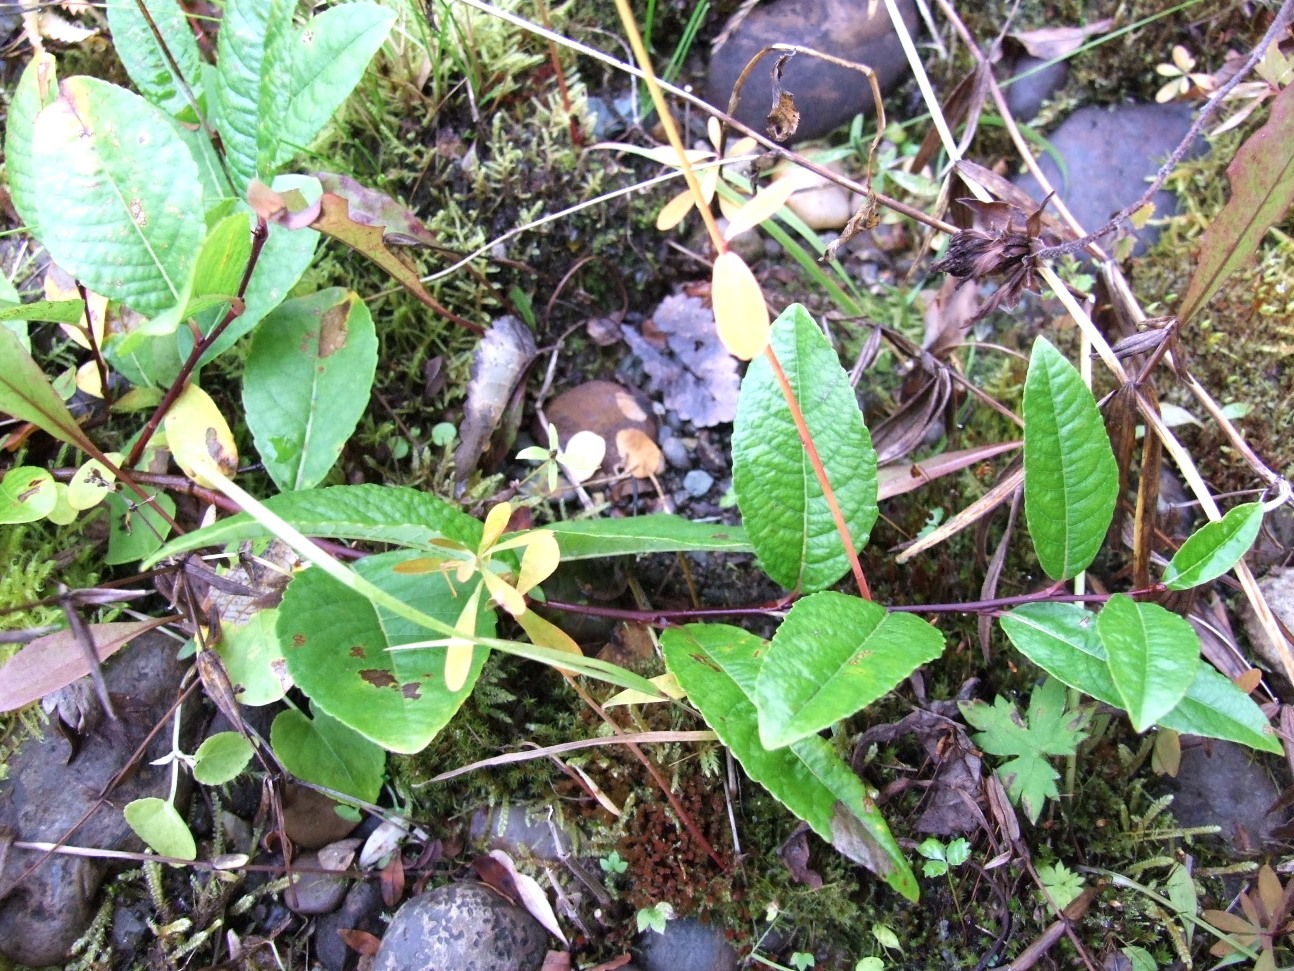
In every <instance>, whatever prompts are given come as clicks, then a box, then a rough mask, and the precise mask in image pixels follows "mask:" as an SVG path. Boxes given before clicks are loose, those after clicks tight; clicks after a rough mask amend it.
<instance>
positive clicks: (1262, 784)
mask: <svg viewBox="0 0 1294 971" xmlns="http://www.w3.org/2000/svg"><path fill="white" fill-rule="evenodd" d="M1256 758H1257V757H1256V756H1255V754H1254V753H1253V752H1251V751H1250V750H1249V749H1247V748H1244V747H1243V746H1240V745H1236V744H1235V743H1234V742H1223V741H1218V740H1216V739H1209V740H1206V741H1204V742H1203V743H1202V744H1199V745H1183V746H1182V762H1181V766H1180V767H1179V768H1178V771H1177V779H1176V780H1175V787H1176V789H1177V793H1176V795H1175V796H1174V797H1173V805H1172V807H1171V809H1172V813H1173V816H1174V817H1175V818H1176V819H1177V821H1178V822H1179V823H1181V824H1182V825H1183V826H1220V827H1221V832H1220V834H1219V835H1220V836H1221V837H1222V838H1223V839H1224V840H1226V842H1227V844H1228V846H1229V847H1230V849H1231V851H1232V852H1233V853H1235V854H1236V855H1238V856H1245V855H1251V854H1253V853H1256V852H1258V851H1259V850H1261V849H1262V847H1263V844H1264V843H1265V842H1267V840H1268V839H1269V835H1270V832H1271V830H1272V829H1273V827H1275V826H1277V825H1278V824H1279V823H1281V822H1282V821H1283V817H1279V816H1275V815H1273V816H1268V815H1267V810H1268V809H1269V808H1270V807H1271V806H1272V804H1273V803H1274V802H1276V800H1277V798H1278V797H1279V796H1280V792H1279V790H1278V789H1277V788H1276V784H1275V783H1274V782H1272V778H1271V775H1270V774H1269V773H1268V772H1267V770H1266V769H1264V768H1263V767H1262V765H1261V764H1260V763H1259V762H1258V761H1257V760H1256Z"/></svg>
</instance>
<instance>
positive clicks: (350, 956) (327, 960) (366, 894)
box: [315, 880, 382, 971]
mask: <svg viewBox="0 0 1294 971" xmlns="http://www.w3.org/2000/svg"><path fill="white" fill-rule="evenodd" d="M381 914H382V889H381V888H380V887H379V886H378V885H377V883H376V882H375V881H371V880H364V881H362V882H360V883H356V884H353V885H352V886H351V888H350V890H348V891H347V892H346V899H345V900H344V901H343V902H342V905H341V909H340V910H338V911H335V912H334V913H331V914H327V915H325V916H323V917H321V918H319V923H318V925H316V927H315V953H316V954H317V955H318V956H319V963H320V964H322V965H323V966H324V968H325V971H348V969H351V968H354V967H355V965H356V963H357V961H358V958H359V955H358V954H356V953H355V952H354V951H352V950H351V949H350V948H349V947H347V946H346V942H345V941H343V940H342V938H341V935H340V934H339V933H338V932H339V931H343V930H360V931H367V932H368V933H370V934H373V935H375V936H377V937H381V935H382V917H381Z"/></svg>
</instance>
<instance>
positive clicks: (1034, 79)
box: [1003, 54, 1069, 121]
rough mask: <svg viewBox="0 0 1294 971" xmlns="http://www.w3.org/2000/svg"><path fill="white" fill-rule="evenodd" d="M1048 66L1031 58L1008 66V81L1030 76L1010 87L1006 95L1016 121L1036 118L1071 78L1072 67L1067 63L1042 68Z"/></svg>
mask: <svg viewBox="0 0 1294 971" xmlns="http://www.w3.org/2000/svg"><path fill="white" fill-rule="evenodd" d="M1046 63H1047V62H1046V61H1044V60H1043V59H1042V58H1041V57H1031V56H1030V55H1028V54H1022V55H1020V56H1019V57H1018V58H1012V59H1011V60H1009V61H1007V62H1006V64H1005V70H1004V72H1003V76H1004V77H1005V78H1013V77H1018V76H1020V75H1027V76H1026V77H1020V80H1019V81H1014V82H1012V83H1011V84H1009V85H1007V87H1006V91H1005V94H1006V105H1007V107H1008V108H1010V109H1011V114H1012V115H1014V116H1015V120H1016V121H1029V120H1030V119H1032V118H1034V117H1036V116H1037V114H1038V109H1039V108H1041V107H1042V104H1043V102H1044V101H1046V100H1047V99H1048V98H1050V97H1051V96H1052V95H1053V94H1055V93H1056V92H1057V91H1059V90H1060V88H1061V86H1062V85H1063V84H1064V83H1065V79H1066V78H1067V77H1068V76H1069V65H1067V64H1066V63H1065V62H1064V61H1057V62H1056V63H1055V64H1049V65H1047V67H1042V65H1043V64H1046ZM1035 68H1037V69H1038V70H1035ZM1030 72H1032V73H1030Z"/></svg>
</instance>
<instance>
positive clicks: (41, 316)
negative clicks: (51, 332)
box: [0, 300, 85, 324]
mask: <svg viewBox="0 0 1294 971" xmlns="http://www.w3.org/2000/svg"><path fill="white" fill-rule="evenodd" d="M84 316H85V304H84V303H82V302H81V301H80V300H34V301H32V302H31V303H20V304H16V305H14V306H10V307H4V308H3V309H0V320H45V321H49V322H50V323H53V324H75V323H79V322H80V320H81V318H82V317H84Z"/></svg>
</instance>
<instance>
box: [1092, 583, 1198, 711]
mask: <svg viewBox="0 0 1294 971" xmlns="http://www.w3.org/2000/svg"><path fill="white" fill-rule="evenodd" d="M1096 633H1097V636H1098V637H1100V639H1101V646H1102V647H1104V648H1105V659H1106V663H1107V664H1108V665H1109V666H1110V677H1111V678H1113V680H1114V686H1115V688H1116V689H1117V690H1118V692H1119V697H1120V698H1121V699H1122V701H1123V707H1124V708H1125V709H1126V710H1127V712H1128V718H1129V719H1131V721H1132V727H1133V728H1135V729H1136V730H1137V731H1138V732H1144V731H1145V730H1146V729H1147V728H1149V727H1150V726H1151V725H1153V724H1154V723H1155V722H1157V721H1159V720H1160V719H1161V718H1162V717H1163V716H1164V715H1166V714H1168V713H1169V712H1170V711H1172V710H1173V709H1174V708H1175V707H1177V703H1178V702H1179V701H1181V700H1182V699H1183V698H1184V697H1185V696H1186V692H1187V689H1189V688H1190V686H1191V682H1192V681H1194V680H1195V672H1196V669H1197V667H1198V666H1199V662H1200V638H1199V635H1198V634H1196V633H1195V629H1194V628H1193V627H1191V625H1190V624H1188V623H1187V622H1186V621H1185V620H1184V619H1183V618H1181V617H1179V616H1178V615H1177V614H1174V613H1171V612H1169V611H1167V610H1165V609H1164V608H1163V607H1161V606H1159V605H1158V604H1152V603H1138V602H1137V601H1135V600H1133V599H1132V598H1131V597H1129V596H1127V595H1126V594H1122V593H1116V594H1115V595H1114V596H1112V597H1111V598H1110V599H1109V600H1108V601H1106V604H1105V606H1104V607H1102V608H1101V612H1100V613H1099V614H1097V615H1096Z"/></svg>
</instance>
